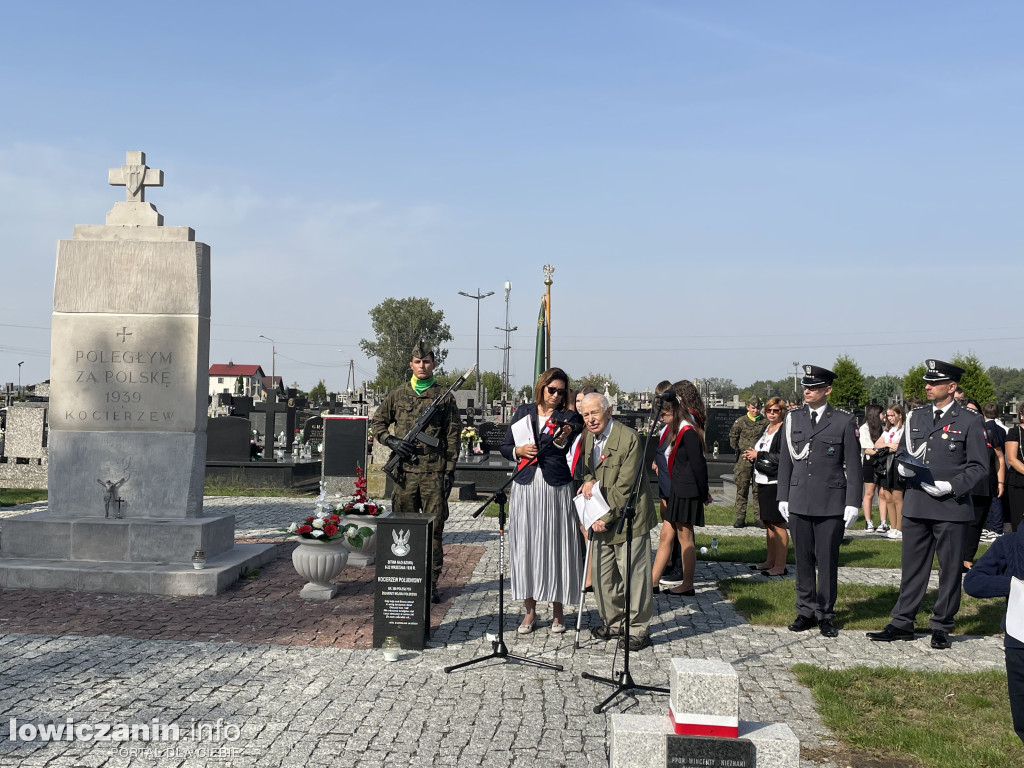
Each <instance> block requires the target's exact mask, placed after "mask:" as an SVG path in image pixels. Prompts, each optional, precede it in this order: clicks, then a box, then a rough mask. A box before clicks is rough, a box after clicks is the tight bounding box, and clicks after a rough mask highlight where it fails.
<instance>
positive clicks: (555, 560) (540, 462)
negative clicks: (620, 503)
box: [501, 368, 583, 635]
mask: <svg viewBox="0 0 1024 768" xmlns="http://www.w3.org/2000/svg"><path fill="white" fill-rule="evenodd" d="M568 388H569V377H568V376H567V375H566V373H565V371H563V370H562V369H561V368H550V369H548V370H546V371H544V373H542V374H541V375H540V378H539V379H537V385H536V387H535V389H534V402H533V403H528V404H526V405H521V406H519V407H518V408H516V412H515V413H514V414H513V415H512V421H511V423H510V425H509V428H508V431H507V432H506V433H505V440H504V441H503V442H502V444H501V454H502V456H504V457H505V458H506V459H509V460H511V461H515V462H516V467H517V469H518V470H519V471H518V473H517V474H516V478H515V481H514V482H513V483H512V490H511V494H510V499H511V500H510V504H509V523H508V533H509V561H510V564H511V581H512V599H513V600H522V601H523V602H524V608H525V615H524V616H523V623H522V624H521V625H520V626H519V629H518V630H517V631H518V632H519V634H521V635H527V634H529V633H530V632H532V631H533V630H534V628H535V627H536V625H537V601H538V600H541V601H550V602H551V604H552V605H551V631H552V632H553V633H555V634H559V633H562V632H565V624H564V623H563V621H562V604H563V603H565V602H567V601H571V600H572V599H573V598H574V597H575V596H576V595H578V594H579V591H580V579H581V578H582V576H583V560H582V557H581V553H580V546H579V532H578V530H579V529H578V527H577V525H576V515H575V512H574V507H573V503H572V497H573V485H572V473H571V472H570V470H569V464H568V463H567V461H566V453H568V451H569V446H570V445H571V444H572V440H573V438H574V437H575V436H576V435H577V434H578V433H579V432H580V431H581V430H582V424H581V422H580V419H579V416H578V415H577V414H576V413H575V412H574V411H570V410H568V408H567V407H566V392H567V391H568Z"/></svg>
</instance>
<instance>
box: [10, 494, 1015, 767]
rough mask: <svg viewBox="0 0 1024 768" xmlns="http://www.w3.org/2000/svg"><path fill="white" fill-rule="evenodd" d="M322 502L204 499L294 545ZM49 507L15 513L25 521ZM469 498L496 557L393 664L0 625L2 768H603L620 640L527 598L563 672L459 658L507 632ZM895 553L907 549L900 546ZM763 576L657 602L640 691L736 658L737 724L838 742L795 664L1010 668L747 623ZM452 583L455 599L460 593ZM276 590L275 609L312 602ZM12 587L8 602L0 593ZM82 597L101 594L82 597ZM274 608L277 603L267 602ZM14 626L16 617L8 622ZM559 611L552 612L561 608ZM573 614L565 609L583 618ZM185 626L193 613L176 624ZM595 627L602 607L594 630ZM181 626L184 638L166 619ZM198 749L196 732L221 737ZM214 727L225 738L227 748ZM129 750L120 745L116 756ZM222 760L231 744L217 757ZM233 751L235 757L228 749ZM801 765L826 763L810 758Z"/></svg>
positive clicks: (735, 567) (529, 645) (956, 654)
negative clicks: (675, 661) (195, 727)
mask: <svg viewBox="0 0 1024 768" xmlns="http://www.w3.org/2000/svg"><path fill="white" fill-rule="evenodd" d="M310 504H311V501H310V500H309V499H290V498H225V497H209V498H207V499H206V502H205V506H206V509H207V510H209V511H211V512H213V511H216V512H217V513H218V514H220V513H225V512H233V513H234V514H235V515H236V521H237V527H238V537H239V538H255V537H271V536H278V535H280V534H279V532H278V529H279V528H281V527H283V526H285V525H287V524H288V523H289V522H291V521H292V520H295V519H297V518H298V517H299V516H301V515H303V514H305V513H306V512H307V511H308V510H309V508H310ZM41 506H45V504H43V505H40V504H33V505H25V506H24V507H19V508H15V509H9V510H4V511H3V513H2V514H0V517H9V516H11V515H14V514H24V513H25V512H26V511H28V510H30V509H39V508H40V507H41ZM475 506H476V505H474V504H472V503H469V502H461V503H456V504H453V505H452V516H451V519H450V520H449V522H448V525H447V527H446V532H445V540H446V546H447V545H448V544H452V545H475V546H474V547H473V549H474V551H477V550H478V548H479V547H481V546H482V547H483V552H482V555H481V556H480V558H479V561H477V562H476V566H475V568H473V571H472V575H471V576H470V577H469V579H468V583H466V584H465V586H464V587H463V588H462V589H461V591H459V592H458V593H457V594H454V595H445V597H446V602H448V603H449V605H448V606H447V610H446V611H445V612H444V615H443V618H441V619H440V622H439V626H438V627H437V629H436V630H435V631H434V634H433V636H432V643H431V647H429V648H428V649H427V650H426V651H423V652H405V653H404V654H403V658H402V660H401V661H400V662H399V663H397V664H388V663H386V662H384V661H383V658H382V656H381V654H380V652H379V651H373V650H363V649H353V648H339V647H326V648H325V647H314V646H302V645H294V644H293V645H282V644H276V643H275V644H270V643H258V642H223V641H222V642H205V641H181V640H161V639H145V638H138V637H124V636H117V635H115V634H110V635H102V634H101V635H97V636H89V637H85V636H78V635H71V634H65V633H61V632H53V633H48V634H23V633H19V632H4V633H2V634H0V692H2V694H3V699H2V703H0V766H15V765H17V766H47V767H48V768H50V767H53V766H58V767H61V766H67V767H68V768H71V767H72V766H109V767H110V768H115V767H116V766H128V765H132V766H135V765H159V766H164V765H166V766H190V767H191V766H206V765H209V766H222V767H223V766H229V765H230V766H279V765H283V766H307V765H308V766H328V765H329V766H332V767H336V768H345V767H347V766H351V767H353V768H364V767H365V768H369V767H370V766H373V767H374V768H376V767H377V766H396V767H397V766H413V767H415V768H420V767H422V768H426V767H427V766H430V767H431V768H433V767H434V766H463V765H465V766H470V765H473V766H475V765H482V766H486V767H487V768H491V767H492V766H493V767H494V768H503V767H504V766H565V767H566V768H571V767H574V766H603V765H607V735H608V733H607V730H608V723H609V720H608V715H607V714H601V715H595V714H593V712H592V708H593V706H594V704H596V703H597V702H599V701H600V700H602V699H603V698H604V697H605V696H607V695H608V693H609V689H607V688H606V687H603V686H600V685H598V684H596V683H594V682H592V681H587V680H583V679H582V678H581V677H580V673H582V672H584V671H586V672H592V673H595V674H601V675H608V674H609V673H610V672H611V671H612V668H613V664H616V663H617V664H618V666H616V667H615V668H616V669H621V655H620V654H617V653H616V651H615V646H614V644H611V643H609V644H605V643H601V642H598V641H596V640H594V639H592V638H591V637H590V636H589V633H588V632H586V631H585V632H584V634H583V635H581V643H580V646H581V647H580V648H579V649H578V650H574V648H573V639H574V633H573V632H571V631H570V632H567V633H566V634H564V635H552V634H550V632H549V631H548V626H549V621H543V619H544V618H545V615H544V610H545V609H546V608H547V606H542V611H541V618H542V622H541V627H540V629H539V630H538V631H537V632H535V633H534V634H532V635H528V636H520V635H518V634H516V633H515V631H514V630H515V627H516V626H517V625H518V623H519V620H520V615H521V606H520V605H518V604H512V605H508V606H506V634H505V640H506V642H507V645H508V649H509V651H510V652H511V653H513V654H517V655H522V656H526V657H529V658H534V659H539V660H543V661H546V662H550V663H556V664H562V665H564V666H565V671H562V672H556V671H553V670H549V669H544V668H540V667H536V666H532V665H529V664H522V663H518V662H513V661H505V662H502V661H497V660H491V661H488V662H485V663H481V664H476V665H473V666H471V667H468V668H465V669H462V670H456V671H454V672H452V673H451V674H446V673H445V672H444V667H445V666H448V665H452V664H456V663H459V662H462V661H467V660H470V659H473V658H477V657H480V656H483V655H486V654H487V653H489V652H490V650H491V645H490V642H488V640H487V639H486V634H487V633H494V632H497V629H498V621H497V583H498V582H497V579H498V537H497V523H496V520H495V519H493V518H479V519H473V518H472V517H471V512H472V511H473V510H474V509H475ZM704 532H705V533H715V534H717V535H722V536H726V535H736V534H739V533H741V532H742V533H743V534H744V535H758V536H763V532H762V531H760V530H759V529H756V528H753V529H740V530H735V529H732V528H731V527H730V528H724V527H723V528H706V529H704ZM897 546H898V544H897ZM730 576H740V577H745V578H758V577H757V576H756V575H755V574H753V573H752V572H751V571H750V570H749V568H748V567H747V566H746V565H745V564H735V563H708V562H699V565H698V572H697V579H696V588H697V595H696V597H694V598H685V599H683V598H675V597H668V596H666V595H664V594H663V595H659V596H657V597H656V607H655V610H656V617H655V620H654V622H653V623H652V626H651V634H652V637H653V640H654V643H655V644H654V647H653V648H652V649H650V650H645V651H643V652H641V653H639V654H633V655H632V656H631V672H632V675H633V678H634V680H635V681H636V682H637V683H641V684H649V685H665V686H667V684H668V676H667V672H666V669H667V665H668V662H669V659H670V658H672V657H674V656H675V657H689V658H722V659H725V660H726V661H728V662H730V663H731V664H733V666H734V667H735V668H736V669H737V671H738V672H739V676H740V717H741V718H742V719H746V720H762V721H782V722H786V723H788V724H789V725H790V727H792V728H793V730H794V731H795V732H796V734H797V735H798V736H799V737H800V739H801V742H802V744H803V745H804V746H805V747H817V746H820V745H827V744H829V743H831V742H830V734H829V733H828V731H827V729H826V728H825V727H824V726H823V725H822V723H821V721H820V719H819V718H818V716H817V714H816V713H815V710H814V705H813V701H812V698H811V696H810V694H809V692H808V691H807V690H805V689H804V688H802V687H801V686H800V685H799V684H797V682H796V680H795V678H794V676H793V674H792V673H791V672H790V667H791V666H792V665H793V664H796V663H799V662H807V663H811V664H815V665H818V666H822V667H828V668H844V667H848V666H852V665H857V664H865V665H868V666H879V665H885V666H902V667H905V668H908V669H922V670H926V669H927V670H950V671H966V670H977V669H1001V668H1002V667H1003V661H1002V647H1001V646H1002V641H1001V638H998V637H989V638H972V637H957V638H955V640H956V642H955V643H954V645H953V648H952V649H951V650H949V651H946V652H936V651H932V650H931V649H930V648H929V647H928V642H927V638H925V637H921V638H919V639H918V640H917V641H915V642H911V643H895V644H888V645H879V644H876V643H871V642H870V641H868V640H867V638H865V637H864V634H863V633H862V632H854V631H850V632H841V633H840V635H839V637H838V638H836V639H833V640H829V639H826V638H823V637H821V636H820V635H819V634H817V633H810V632H808V633H802V634H799V635H796V634H793V633H791V632H788V631H787V630H786V629H785V628H769V627H753V626H751V625H749V624H747V623H746V622H745V621H744V620H743V619H742V618H741V617H739V616H738V615H737V614H736V612H735V611H734V610H733V609H732V607H731V605H730V604H729V603H728V602H727V601H725V600H724V598H722V596H721V595H720V594H719V593H718V591H717V590H716V589H715V588H714V585H715V582H716V581H717V580H718V579H721V578H725V577H730ZM840 578H841V580H843V581H845V582H862V583H887V584H897V583H898V580H899V574H898V572H896V571H875V570H871V569H853V568H850V569H843V570H842V571H841V574H840ZM452 591H455V590H452ZM297 592H298V585H296V589H295V595H294V596H291V597H288V596H283V597H282V596H281V595H280V594H276V593H275V594H274V595H273V596H272V599H273V600H298V596H297ZM8 594H10V593H0V599H3V597H2V596H4V595H8ZM67 597H68V599H69V600H74V601H76V602H80V601H82V600H83V599H85V598H86V597H87V596H83V595H68V596H67ZM268 599H269V598H268ZM0 616H2V611H0ZM546 618H548V620H549V619H550V614H548V615H547V617H546ZM575 619H576V616H575V613H571V614H569V615H568V616H567V621H568V622H569V623H570V626H574V625H575ZM169 620H170V621H173V622H188V621H189V620H190V618H189V616H188V615H187V614H185V615H184V616H182V615H173V616H171V617H169ZM595 623H597V612H596V609H595V608H594V607H593V602H592V601H591V602H590V604H589V605H588V606H587V607H586V609H585V615H584V618H583V625H584V627H589V626H591V625H593V624H595ZM167 629H168V632H169V633H170V634H173V633H174V632H175V631H176V630H179V629H180V627H174V626H170V627H168V628H167ZM666 711H667V697H666V696H664V695H658V694H638V695H637V696H635V697H629V698H622V699H619V700H618V701H617V702H616V703H615V704H614V705H613V706H612V707H611V708H610V710H609V713H621V712H628V713H631V714H665V713H666ZM69 717H70V718H73V720H74V721H75V722H77V723H79V724H81V723H90V724H98V723H127V724H130V725H131V724H135V725H141V724H147V723H150V722H151V721H152V719H153V718H157V719H158V723H159V724H163V725H167V724H169V723H175V724H177V725H178V727H179V729H180V732H181V734H182V735H183V739H182V740H181V741H177V742H155V741H154V742H149V743H145V742H139V741H135V742H131V747H134V748H140V747H141V748H144V749H147V750H148V752H145V753H143V754H137V755H130V754H129V753H128V751H127V746H128V743H127V742H126V743H124V744H119V743H116V742H114V743H112V742H87V741H60V742H51V743H42V742H39V741H35V742H29V743H24V742H21V741H12V740H11V739H10V738H9V736H10V734H9V730H10V729H9V719H10V718H17V721H18V723H19V724H25V723H29V724H32V723H36V724H38V723H47V722H57V723H60V722H65V721H66V718H69ZM218 720H220V721H221V723H222V726H231V727H232V728H234V727H237V729H238V734H237V736H238V738H237V739H235V740H230V741H229V740H228V739H229V738H230V737H233V736H235V735H236V734H235V732H234V731H233V730H231V729H230V728H228V729H222V730H221V731H220V732H219V733H216V734H214V733H211V732H209V731H207V732H206V733H204V734H202V737H201V738H199V739H190V738H189V736H190V724H191V723H193V722H197V723H199V724H200V726H201V727H205V728H207V729H212V728H213V726H214V724H216V723H217V721H218ZM215 735H216V736H219V738H215ZM122 747H124V749H121V748H122ZM217 750H221V751H219V752H218V751H217ZM232 750H233V751H232ZM803 762H804V765H805V766H811V765H814V763H811V762H809V761H806V760H805V761H803Z"/></svg>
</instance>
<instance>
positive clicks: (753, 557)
mask: <svg viewBox="0 0 1024 768" xmlns="http://www.w3.org/2000/svg"><path fill="white" fill-rule="evenodd" d="M694 532H695V533H696V536H695V539H696V543H697V549H698V552H699V550H700V548H701V547H707V548H708V553H707V554H706V555H701V554H698V555H697V559H698V560H708V561H713V562H719V563H762V562H764V558H765V556H766V550H765V539H764V537H763V536H719V537H718V555H717V556H716V555H715V554H713V553H712V552H711V536H710V535H709V534H704V533H701V532H700V528H695V529H694ZM987 549H988V545H987V544H982V545H981V546H979V547H978V557H981V555H982V554H983V553H984V552H985V551H986V550H987ZM900 553H901V546H900V543H899V542H898V541H892V540H890V539H879V538H866V537H861V536H858V537H856V538H853V539H852V540H851V541H850V542H849V543H848V544H843V545H842V546H841V547H840V548H839V566H840V567H850V568H899V567H900ZM793 558H794V554H793V544H792V542H790V545H789V555H788V557H787V558H786V559H787V562H789V563H790V564H792V563H794V562H795V560H794V559H793ZM938 567H939V563H938V559H937V558H933V560H932V568H933V569H936V568H938Z"/></svg>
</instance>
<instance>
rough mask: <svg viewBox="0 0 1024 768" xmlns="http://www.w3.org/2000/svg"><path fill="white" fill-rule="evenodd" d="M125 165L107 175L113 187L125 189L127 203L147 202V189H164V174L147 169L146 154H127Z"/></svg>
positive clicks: (112, 169)
mask: <svg viewBox="0 0 1024 768" xmlns="http://www.w3.org/2000/svg"><path fill="white" fill-rule="evenodd" d="M125 155H126V156H125V161H124V162H125V164H124V165H122V166H121V167H120V168H111V169H110V170H109V171H108V172H107V174H108V176H107V178H108V181H107V183H108V184H110V186H112V187H124V188H125V192H126V193H127V197H126V198H125V201H126V202H129V203H144V202H146V187H162V186H163V185H164V172H163V171H158V170H157V169H156V168H148V167H146V153H145V152H126V153H125Z"/></svg>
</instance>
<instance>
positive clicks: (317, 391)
mask: <svg viewBox="0 0 1024 768" xmlns="http://www.w3.org/2000/svg"><path fill="white" fill-rule="evenodd" d="M309 399H310V400H311V401H313V402H314V403H322V402H324V401H325V400H326V399H327V386H326V385H325V384H324V380H323V379H320V381H318V382H317V383H316V384H314V385H313V388H312V389H311V390H309Z"/></svg>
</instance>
